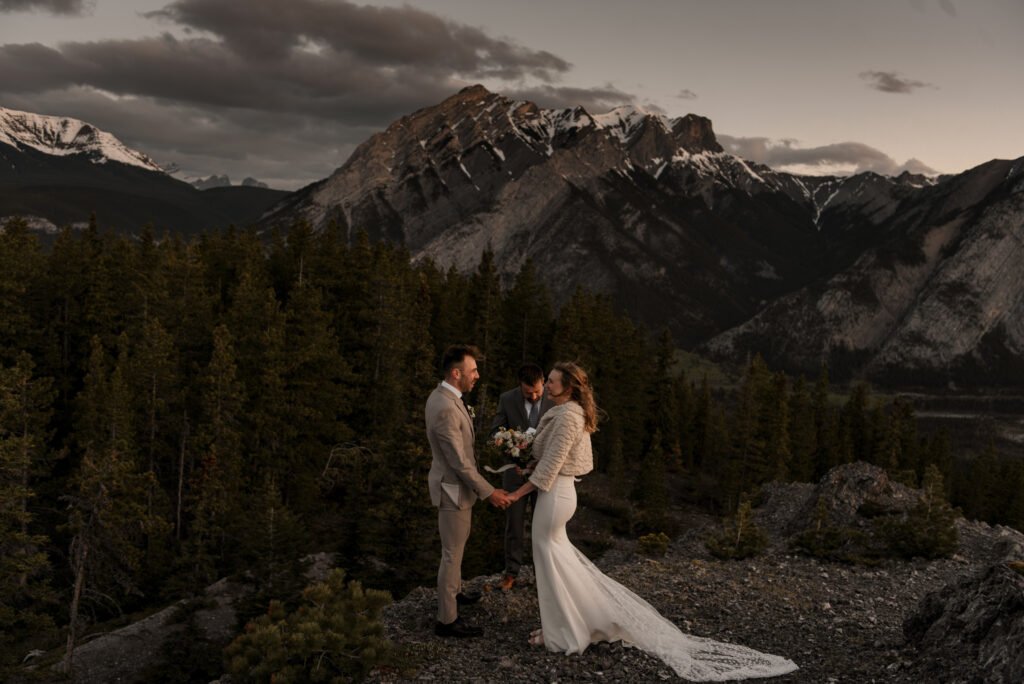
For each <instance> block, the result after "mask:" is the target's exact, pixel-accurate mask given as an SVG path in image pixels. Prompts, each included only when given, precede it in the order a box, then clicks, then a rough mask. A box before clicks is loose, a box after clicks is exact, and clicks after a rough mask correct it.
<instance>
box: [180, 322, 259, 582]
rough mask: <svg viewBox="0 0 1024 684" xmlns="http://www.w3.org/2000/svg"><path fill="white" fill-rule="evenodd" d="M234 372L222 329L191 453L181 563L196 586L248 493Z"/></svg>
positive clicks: (214, 563) (211, 571)
mask: <svg viewBox="0 0 1024 684" xmlns="http://www.w3.org/2000/svg"><path fill="white" fill-rule="evenodd" d="M236 372H237V368H236V365H235V356H234V349H233V346H232V338H231V333H230V332H229V331H228V329H227V327H226V326H225V325H223V324H222V325H220V326H218V327H217V328H216V329H215V330H214V333H213V356H212V358H211V359H210V364H209V366H207V368H206V370H205V373H204V374H203V383H204V385H205V387H204V389H203V393H202V399H201V402H202V403H201V409H202V411H201V414H200V417H199V421H198V427H197V431H196V439H195V441H196V444H195V449H194V451H195V453H198V454H199V459H200V460H199V464H198V467H197V468H196V469H195V472H194V474H193V475H192V476H191V478H190V479H189V492H188V496H187V498H186V499H185V500H186V501H187V503H188V510H189V513H190V514H191V522H190V527H189V535H188V539H187V541H186V544H185V548H184V556H183V561H184V563H185V564H186V567H187V568H188V571H189V573H190V575H191V577H193V578H194V579H195V580H196V582H198V583H205V582H208V581H210V580H212V579H214V578H215V577H214V576H215V574H216V570H217V569H218V559H219V557H220V556H221V555H222V553H223V548H224V543H225V540H226V537H227V536H228V532H229V530H230V528H231V525H232V518H233V517H234V518H235V519H237V520H238V521H239V524H240V521H241V520H243V519H244V518H245V516H246V514H247V509H246V506H245V502H243V501H242V500H241V498H242V496H241V495H242V493H243V492H245V491H248V488H247V487H246V485H247V484H248V478H246V477H245V473H244V464H243V450H242V438H241V434H240V430H241V429H242V425H241V414H242V411H243V403H244V401H245V395H244V390H243V388H242V384H241V382H239V381H238V379H237V377H236ZM184 470H185V467H184V464H182V471H184ZM183 475H184V474H183ZM179 496H180V495H179ZM178 505H179V507H180V506H181V505H182V503H181V501H179V504H178ZM233 514H234V515H233ZM178 524H179V526H180V525H181V521H180V518H179V523H178Z"/></svg>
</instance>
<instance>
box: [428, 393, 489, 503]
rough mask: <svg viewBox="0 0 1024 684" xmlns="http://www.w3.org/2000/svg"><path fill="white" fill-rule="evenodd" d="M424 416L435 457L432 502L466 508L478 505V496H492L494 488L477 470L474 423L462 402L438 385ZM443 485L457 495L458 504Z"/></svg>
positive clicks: (429, 399)
mask: <svg viewBox="0 0 1024 684" xmlns="http://www.w3.org/2000/svg"><path fill="white" fill-rule="evenodd" d="M425 414H426V421H427V439H428V440H429V441H430V451H431V453H432V454H433V460H432V461H431V463H430V474H429V475H427V488H428V489H429V490H430V501H431V503H433V504H434V505H435V506H438V507H440V508H458V509H464V508H469V507H471V506H472V505H473V504H474V503H476V500H477V498H478V497H479V498H481V499H485V498H487V497H488V496H490V495H491V492H493V491H494V487H493V486H492V485H491V484H490V483H489V482H488V481H487V480H485V479H484V477H483V476H482V475H481V474H480V471H479V470H477V463H476V452H475V450H474V449H473V438H474V433H473V423H472V421H471V420H470V417H469V412H468V411H466V406H465V404H463V403H462V400H461V399H459V398H458V397H456V396H455V394H454V393H453V392H452V391H451V390H448V389H446V388H444V387H442V386H441V385H440V384H438V386H437V387H436V388H435V389H434V391H433V392H431V393H430V397H429V398H428V399H427V407H426V411H425ZM442 484H444V485H447V488H448V489H449V490H450V491H457V492H458V501H456V500H455V499H454V498H453V497H452V496H451V495H450V493H449V492H446V491H445V489H446V487H444V486H442ZM455 487H457V490H456V489H455Z"/></svg>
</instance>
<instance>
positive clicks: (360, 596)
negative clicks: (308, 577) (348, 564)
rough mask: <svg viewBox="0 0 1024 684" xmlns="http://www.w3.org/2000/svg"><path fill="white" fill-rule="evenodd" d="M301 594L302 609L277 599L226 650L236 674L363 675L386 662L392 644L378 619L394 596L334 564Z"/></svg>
mask: <svg viewBox="0 0 1024 684" xmlns="http://www.w3.org/2000/svg"><path fill="white" fill-rule="evenodd" d="M302 596H303V605H302V606H301V607H300V608H299V609H298V610H296V611H294V612H292V613H289V612H288V611H287V610H286V608H285V606H284V605H283V604H281V603H280V602H277V601H275V602H272V603H271V604H270V609H269V611H267V613H266V614H265V615H263V616H262V617H260V618H259V619H257V620H255V621H254V622H252V623H250V624H249V625H247V626H246V631H245V633H244V634H243V635H242V636H240V637H238V638H237V639H236V640H235V641H234V642H233V643H232V644H231V645H230V646H229V647H228V648H227V649H226V650H225V655H226V657H227V658H228V659H229V661H230V670H231V672H232V674H234V675H236V676H238V677H240V678H242V679H244V681H252V682H260V683H263V682H324V681H330V682H343V681H362V679H363V678H364V676H365V675H366V674H368V673H369V672H370V670H372V669H373V668H374V667H375V666H377V665H378V664H382V663H384V662H387V660H388V658H389V652H390V648H391V647H390V644H389V642H387V641H386V640H385V639H384V627H383V626H382V625H381V624H380V622H379V618H380V612H381V610H382V609H383V608H384V607H385V606H387V604H388V603H390V602H391V597H390V596H389V595H388V594H387V593H386V592H382V591H375V590H373V589H368V590H363V588H362V585H361V584H360V583H359V582H356V581H352V582H348V583H347V584H346V583H345V572H344V571H343V570H333V571H332V572H331V574H330V575H329V576H328V577H327V581H326V582H323V583H320V584H315V585H312V586H310V587H308V588H307V589H306V590H305V591H304V592H303V593H302Z"/></svg>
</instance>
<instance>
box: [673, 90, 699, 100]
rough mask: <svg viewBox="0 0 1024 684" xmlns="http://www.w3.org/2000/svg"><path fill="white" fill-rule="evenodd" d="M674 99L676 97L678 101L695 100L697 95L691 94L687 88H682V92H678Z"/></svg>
mask: <svg viewBox="0 0 1024 684" xmlns="http://www.w3.org/2000/svg"><path fill="white" fill-rule="evenodd" d="M676 97H678V98H679V99H680V100H696V99H697V93H695V92H693V91H692V90H690V89H689V88H683V89H682V90H680V91H679V94H678V95H676Z"/></svg>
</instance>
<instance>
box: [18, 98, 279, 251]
mask: <svg viewBox="0 0 1024 684" xmlns="http://www.w3.org/2000/svg"><path fill="white" fill-rule="evenodd" d="M259 185H260V184H259V183H258V181H253V182H250V183H248V184H246V183H243V186H245V187H230V188H213V189H211V190H209V191H206V192H200V191H199V190H197V189H195V188H193V187H192V186H190V185H189V184H188V183H185V182H183V181H180V180H177V179H176V178H173V177H171V176H170V175H169V174H168V173H166V172H165V171H164V170H163V169H161V168H160V166H159V165H157V164H156V163H155V162H154V161H153V160H152V159H150V158H149V157H148V156H147V155H145V154H144V153H142V152H139V151H137V150H133V149H131V148H129V147H126V146H125V145H124V144H123V143H121V142H120V141H119V140H118V139H117V138H116V137H114V136H113V135H112V134H110V133H107V132H105V131H102V130H100V129H98V128H96V127H95V126H93V125H92V124H89V123H86V122H83V121H79V120H78V119H73V118H69V117H57V116H44V115H41V114H32V113H29V112H19V111H15V110H11V109H4V108H0V218H2V220H4V221H6V220H7V219H8V218H11V217H13V216H19V217H22V218H24V219H26V220H28V222H29V225H30V226H32V227H33V228H34V229H35V230H36V231H37V232H38V233H40V234H41V235H42V236H43V237H44V239H52V236H53V234H55V233H56V232H57V231H58V230H59V229H61V228H63V227H64V226H72V227H77V226H82V225H87V223H88V221H89V216H90V214H93V213H95V214H96V215H97V217H98V220H99V223H100V225H101V227H103V228H104V229H113V230H115V231H117V232H122V233H128V234H137V233H139V232H140V231H141V230H142V228H143V227H145V226H146V225H147V224H149V225H152V226H153V227H154V229H155V230H156V231H157V234H160V233H162V232H163V231H165V230H166V231H171V232H177V233H183V234H190V233H197V232H199V231H201V230H212V229H213V228H215V227H222V228H226V227H227V226H228V225H229V224H236V225H240V226H246V225H249V224H250V223H252V222H253V221H255V220H256V219H257V218H259V216H260V215H261V214H262V213H263V211H264V210H265V209H267V208H268V207H270V206H271V205H273V204H274V203H276V202H277V201H278V200H280V199H281V198H282V197H283V196H285V195H286V194H287V193H285V192H283V191H279V190H270V189H267V188H266V187H265V186H264V187H259ZM0 226H2V223H0Z"/></svg>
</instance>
